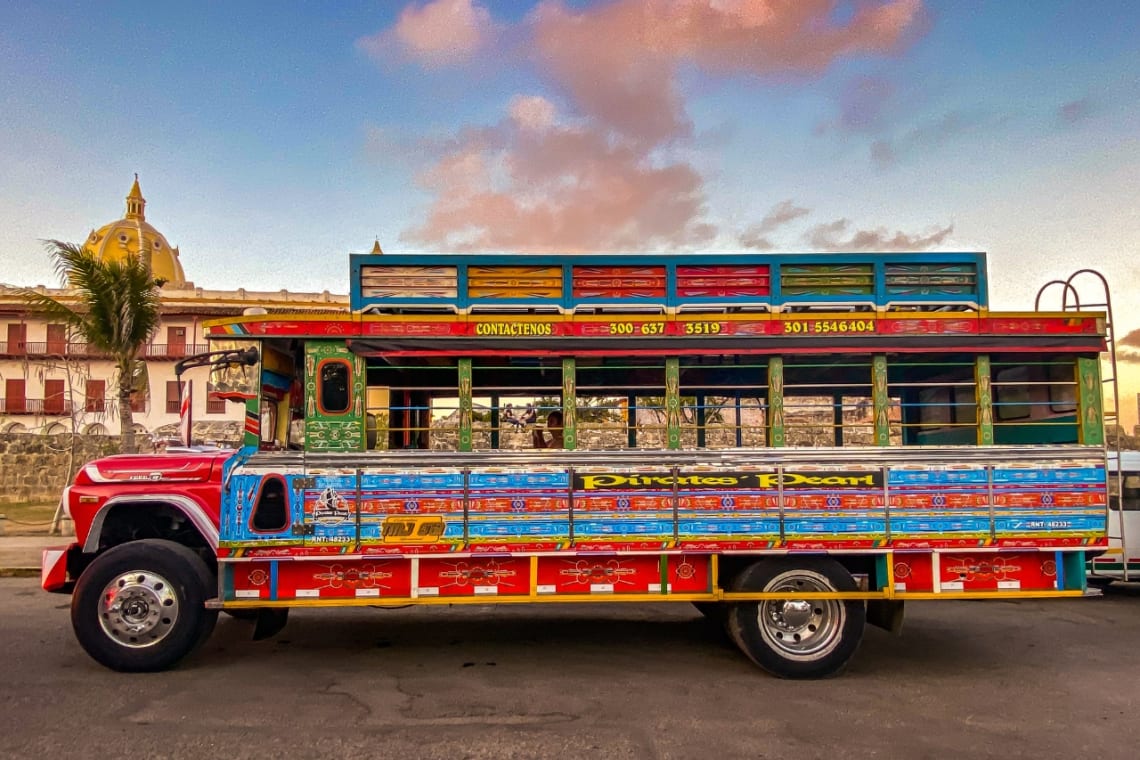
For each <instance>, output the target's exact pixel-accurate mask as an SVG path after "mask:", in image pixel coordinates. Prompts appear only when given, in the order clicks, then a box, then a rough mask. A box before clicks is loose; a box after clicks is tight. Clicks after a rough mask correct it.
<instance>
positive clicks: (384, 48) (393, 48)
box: [357, 0, 495, 67]
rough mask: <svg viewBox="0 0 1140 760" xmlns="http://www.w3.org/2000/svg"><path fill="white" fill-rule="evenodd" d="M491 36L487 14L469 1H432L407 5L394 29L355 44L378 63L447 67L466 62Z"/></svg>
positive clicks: (488, 15) (490, 26)
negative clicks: (393, 61)
mask: <svg viewBox="0 0 1140 760" xmlns="http://www.w3.org/2000/svg"><path fill="white" fill-rule="evenodd" d="M494 33H495V25H494V23H493V22H492V20H491V14H490V13H489V12H488V11H487V9H486V8H483V7H482V6H479V5H477V4H475V3H474V2H473V1H472V0H433V2H429V3H426V4H424V5H411V6H408V7H407V8H405V9H404V10H403V12H402V13H400V18H399V20H398V21H397V22H396V25H395V26H394V27H392V28H391V29H390V30H386V31H383V32H380V33H379V34H375V35H372V36H370V37H364V38H362V39H360V40H358V41H357V45H358V46H359V47H360V48H361V49H363V50H364V51H365V52H366V53H368V55H369V56H371V57H373V58H376V59H378V60H387V59H388V58H390V57H393V56H396V57H401V58H409V59H412V60H416V61H419V62H420V63H423V64H424V65H425V66H431V67H435V66H448V65H453V64H457V63H462V62H464V61H466V60H469V59H470V58H471V57H472V56H473V55H475V54H476V53H477V52H479V50H480V49H481V48H483V46H484V45H485V44H486V43H487V41H488V40H489V39H490V38H491V37H492V36H493V35H494Z"/></svg>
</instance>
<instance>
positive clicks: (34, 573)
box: [0, 567, 40, 578]
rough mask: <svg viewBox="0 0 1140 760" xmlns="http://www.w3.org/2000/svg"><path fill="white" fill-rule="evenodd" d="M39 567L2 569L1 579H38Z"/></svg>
mask: <svg viewBox="0 0 1140 760" xmlns="http://www.w3.org/2000/svg"><path fill="white" fill-rule="evenodd" d="M39 576H40V569H39V568H38V567H0V578H38V577H39Z"/></svg>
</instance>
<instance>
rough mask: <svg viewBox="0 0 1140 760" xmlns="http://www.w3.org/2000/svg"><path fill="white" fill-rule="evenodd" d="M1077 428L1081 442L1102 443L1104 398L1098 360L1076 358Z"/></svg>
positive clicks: (1097, 444) (1094, 444)
mask: <svg viewBox="0 0 1140 760" xmlns="http://www.w3.org/2000/svg"><path fill="white" fill-rule="evenodd" d="M1076 373H1077V388H1078V393H1077V399H1078V401H1077V429H1078V433H1077V434H1078V436H1079V438H1078V440H1079V441H1080V442H1081V443H1084V444H1088V445H1092V446H1101V445H1103V444H1104V399H1103V396H1102V395H1101V382H1100V361H1099V360H1098V359H1085V358H1083V357H1081V358H1078V359H1077V368H1076Z"/></svg>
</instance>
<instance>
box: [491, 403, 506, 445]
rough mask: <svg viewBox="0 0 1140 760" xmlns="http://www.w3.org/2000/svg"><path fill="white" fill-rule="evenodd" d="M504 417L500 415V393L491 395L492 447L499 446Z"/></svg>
mask: <svg viewBox="0 0 1140 760" xmlns="http://www.w3.org/2000/svg"><path fill="white" fill-rule="evenodd" d="M502 424H503V418H502V417H501V416H499V397H498V395H494V396H491V448H492V449H497V448H499V430H500V428H501V427H502Z"/></svg>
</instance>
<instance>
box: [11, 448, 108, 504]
mask: <svg viewBox="0 0 1140 760" xmlns="http://www.w3.org/2000/svg"><path fill="white" fill-rule="evenodd" d="M75 438H76V440H75V461H74V465H73V467H72V468H71V471H72V473H74V472H75V471H76V470H78V469H79V468H80V467H82V466H83V465H84V464H86V463H87V462H90V461H91V460H93V459H98V458H99V457H102V456H106V455H108V454H114V453H117V452H118V450H119V439H118V438H117V437H112V436H101V435H96V436H82V435H80V436H76V437H75ZM70 457H71V435H70V434H66V435H35V434H32V433H6V434H3V435H0V504H13V503H19V502H28V501H43V502H54V501H57V500H58V499H59V496H60V494H61V493H62V492H63V488H64V486H66V485H67V484H68V480H69V474H68V461H69V459H70Z"/></svg>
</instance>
